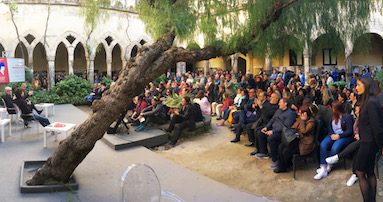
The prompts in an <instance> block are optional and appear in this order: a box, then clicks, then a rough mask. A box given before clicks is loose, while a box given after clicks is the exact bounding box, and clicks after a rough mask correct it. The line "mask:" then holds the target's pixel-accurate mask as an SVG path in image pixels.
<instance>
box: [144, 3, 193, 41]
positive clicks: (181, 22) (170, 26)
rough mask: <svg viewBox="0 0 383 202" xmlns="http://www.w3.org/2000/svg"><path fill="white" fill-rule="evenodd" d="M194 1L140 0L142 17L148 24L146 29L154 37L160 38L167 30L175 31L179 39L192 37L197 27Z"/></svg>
mask: <svg viewBox="0 0 383 202" xmlns="http://www.w3.org/2000/svg"><path fill="white" fill-rule="evenodd" d="M193 7H194V1H190V0H178V1H176V3H173V1H169V0H156V1H151V0H143V1H140V5H138V8H139V10H140V19H141V20H142V21H143V22H144V23H145V24H146V30H147V32H148V33H151V35H152V37H153V38H154V39H158V38H159V37H160V36H162V34H164V33H165V32H166V31H167V30H171V31H174V33H175V34H176V35H177V37H179V39H186V38H188V37H190V36H191V35H192V34H193V32H194V31H195V28H196V21H197V18H196V10H195V9H191V8H193Z"/></svg>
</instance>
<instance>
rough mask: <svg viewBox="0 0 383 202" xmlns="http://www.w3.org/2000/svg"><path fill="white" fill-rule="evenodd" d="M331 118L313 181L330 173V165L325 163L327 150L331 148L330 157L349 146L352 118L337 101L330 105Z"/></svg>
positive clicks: (321, 145)
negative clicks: (319, 166) (318, 166)
mask: <svg viewBox="0 0 383 202" xmlns="http://www.w3.org/2000/svg"><path fill="white" fill-rule="evenodd" d="M332 112H333V114H332V116H331V118H330V122H329V126H328V130H329V132H328V135H327V136H326V137H325V138H324V139H323V140H322V142H321V144H320V165H321V168H320V169H318V170H317V173H318V174H317V175H315V176H314V179H316V180H320V179H322V178H323V177H326V176H327V174H328V173H329V172H330V171H331V168H332V165H331V164H328V163H327V162H326V158H327V150H328V149H330V148H331V151H330V156H333V155H335V154H338V153H339V152H340V151H341V150H342V149H343V148H345V147H346V146H347V145H348V144H350V143H351V142H352V140H353V137H352V135H353V134H352V117H351V116H350V115H349V114H347V113H345V110H344V108H343V105H342V104H341V103H340V102H339V101H337V100H336V101H334V102H333V103H332Z"/></svg>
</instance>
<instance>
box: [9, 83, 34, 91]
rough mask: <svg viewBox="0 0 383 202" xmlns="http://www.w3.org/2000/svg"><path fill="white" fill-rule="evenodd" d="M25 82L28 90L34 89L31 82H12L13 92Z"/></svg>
mask: <svg viewBox="0 0 383 202" xmlns="http://www.w3.org/2000/svg"><path fill="white" fill-rule="evenodd" d="M23 83H25V85H26V86H27V88H26V91H31V90H33V86H32V84H31V83H29V82H15V83H11V85H10V86H11V87H12V92H15V89H16V88H19V87H20V86H21V84H23Z"/></svg>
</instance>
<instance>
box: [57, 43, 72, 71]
mask: <svg viewBox="0 0 383 202" xmlns="http://www.w3.org/2000/svg"><path fill="white" fill-rule="evenodd" d="M68 71H69V63H68V49H67V46H66V45H65V42H61V43H59V44H58V46H57V49H56V54H55V73H56V74H57V73H65V74H68Z"/></svg>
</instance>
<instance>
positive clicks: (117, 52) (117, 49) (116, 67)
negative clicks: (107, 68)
mask: <svg viewBox="0 0 383 202" xmlns="http://www.w3.org/2000/svg"><path fill="white" fill-rule="evenodd" d="M122 57H123V55H122V51H121V46H120V45H119V44H116V45H115V46H114V48H113V50H112V78H113V77H115V76H117V75H118V73H119V72H120V70H121V69H122V68H123V66H122Z"/></svg>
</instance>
